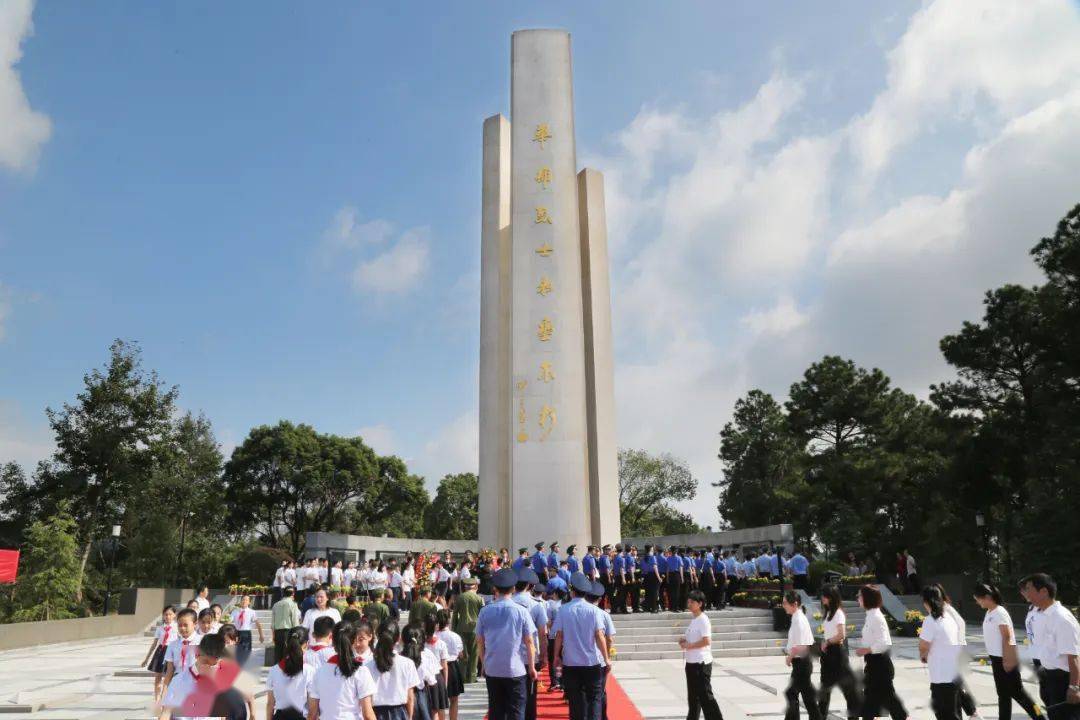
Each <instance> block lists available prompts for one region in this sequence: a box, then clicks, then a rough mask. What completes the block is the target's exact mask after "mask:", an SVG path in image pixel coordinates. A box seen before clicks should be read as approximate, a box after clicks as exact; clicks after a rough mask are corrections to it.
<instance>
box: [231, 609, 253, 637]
mask: <svg viewBox="0 0 1080 720" xmlns="http://www.w3.org/2000/svg"><path fill="white" fill-rule="evenodd" d="M232 621H233V625H235V626H236V629H237V630H248V631H250V630H251V628H252V627H254V625H255V611H254V610H252V609H251V608H236V609H235V610H233V614H232Z"/></svg>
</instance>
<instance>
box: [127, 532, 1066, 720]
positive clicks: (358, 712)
mask: <svg viewBox="0 0 1080 720" xmlns="http://www.w3.org/2000/svg"><path fill="white" fill-rule="evenodd" d="M808 568H809V561H808V560H807V559H806V557H805V556H803V555H802V554H801V553H798V552H796V553H793V554H791V555H790V556H789V557H785V556H784V555H782V554H780V553H778V552H775V551H770V550H768V549H765V550H763V551H762V552H760V553H754V554H749V553H745V552H742V553H739V552H736V551H735V550H724V549H723V548H716V549H714V550H696V551H691V550H689V549H687V548H674V547H673V548H666V549H658V548H654V547H652V546H645V547H644V548H643V551H642V552H641V553H640V554H639V553H638V552H637V548H635V547H633V546H622V545H615V546H611V547H608V546H603V547H591V546H590V547H588V548H587V549H586V552H585V553H584V555H583V556H582V557H580V558H579V557H578V556H577V553H576V548H575V547H573V546H570V547H568V548H567V551H566V554H565V555H561V554H560V548H559V545H558V543H550V544H548V545H547V546H544V545H542V544H540V543H537V545H536V547H535V550H534V552H533V553H531V554H530V553H529V552H528V551H527V550H526V549H524V548H523V549H520V550H519V551H518V555H517V558H515V559H511V558H510V555H509V553H508V552H507V551H506V550H503V551H501V552H499V553H497V554H489V553H485V554H477V555H474V554H473V553H467V554H466V555H465V556H464V558H463V559H461V561H460V562H455V561H454V558H453V556H452V555H451V553H449V552H447V553H445V554H444V555H443V556H442V557H431V556H419V557H415V558H414V557H412V556H407V557H405V558H404V560H403V561H402V562H401V563H400V564H399V563H395V562H387V563H385V564H384V563H382V562H380V561H373V562H368V563H365V564H363V565H360V564H358V563H341V562H336V563H332V564H331V563H328V562H327V561H325V560H313V561H309V562H306V563H303V564H301V565H299V566H298V565H296V564H294V563H283V565H282V567H281V568H279V569H278V571H277V573H276V575H275V578H274V592H275V596H276V597H277V598H278V599H277V600H276V602H275V603H274V605H273V608H272V612H271V617H272V619H271V627H270V632H271V633H272V637H273V648H274V649H273V652H274V657H275V659H276V661H277V662H276V664H275V665H273V666H272V667H271V668H270V671H269V674H268V677H267V690H268V692H267V694H266V697H267V718H274V719H276V720H297V719H298V718H306V719H307V720H319V719H320V718H323V719H326V720H353V719H354V718H356V719H359V718H364V720H371V718H378V719H379V720H457V711H458V701H459V699H460V697H461V696H462V694H464V692H465V688H466V685H468V684H469V683H472V682H475V681H476V680H477V679H478V678H480V677H483V679H484V681H485V683H486V686H487V700H488V709H489V711H488V715H487V717H488V718H490V720H503V719H506V720H534V719H535V717H536V700H537V696H538V693H539V692H540V691H541V688H542V686H543V685H546V686H547V689H548V690H549V691H550V692H561V693H563V695H564V696H565V698H566V701H567V704H568V705H569V709H570V717H571V719H572V720H601V719H603V720H607V708H606V686H607V675H608V673H609V671H610V661H611V657H612V656H613V654H614V640H615V634H616V632H615V625H614V623H613V621H612V619H611V618H612V615H613V614H619V613H628V612H660V611H661V610H668V611H680V610H682V609H684V608H685V609H688V610H689V611H690V615H691V619H690V622H689V625H688V626H687V627H686V629H685V633H684V635H683V637H682V639H681V640H680V642H679V644H680V646H681V647H682V648H683V649H684V651H685V673H686V686H687V695H688V706H689V707H688V714H687V717H688V719H689V720H696V719H697V718H698V717H699V716H700V714H701V713H704V715H705V718H706V720H719V718H720V717H721V716H720V710H719V706H718V704H717V702H716V699H715V697H714V696H713V694H712V688H711V667H712V666H711V663H712V652H711V643H712V630H711V623H710V620H709V616H708V615H707V614H706V612H705V611H706V610H707V609H709V608H711V607H723V606H724V604H725V602H726V599H727V598H728V597H730V594H731V593H732V592H733V591H734V590H735V589H737V588H738V587H739V585H740V583H743V582H747V581H748V579H749V578H754V577H757V578H760V577H769V578H782V577H785V576H787V577H789V578H790V579H791V584H792V585H793V586H795V587H796V588H798V587H806V579H807V577H806V576H807V574H808ZM294 583H295V585H294ZM1021 592H1022V593H1023V595H1024V597H1025V598H1026V599H1027V600H1028V601H1029V602H1030V603H1031V605H1032V610H1031V612H1030V613H1029V616H1028V624H1027V634H1028V640H1029V642H1031V644H1032V646H1033V650H1034V656H1035V657H1036V658H1037V666H1038V672H1039V679H1040V687H1041V698H1042V701H1043V707H1042V708H1040V706H1039V705H1037V704H1036V703H1035V702H1034V701H1033V700H1031V698H1030V697H1028V696H1027V694H1026V693H1025V691H1024V689H1023V685H1022V683H1021V681H1020V675H1019V659H1018V653H1017V648H1016V640H1015V636H1014V635H1013V633H1012V623H1011V619H1010V618H1009V616H1008V613H1007V611H1006V610H1005V608H1004V606H1003V604H1002V602H1001V597H1000V594H999V593H998V592H997V590H996V589H994V588H992V587H990V586H980V587H979V588H978V590H977V592H976V600H977V601H978V603H979V604H980V605H981V606H982V607H984V608H985V609H986V611H987V612H986V621H985V622H984V634H985V636H986V638H985V642H986V646H987V651H988V653H989V655H990V660H991V665H992V668H993V675H994V681H995V686H996V687H997V692H998V698H999V707H1000V711H999V720H1009V717H1010V710H1011V703H1012V701H1013V700H1014V699H1015V700H1016V701H1017V702H1018V703H1019V704H1020V706H1021V707H1022V708H1024V710H1025V711H1026V712H1027V713H1028V714H1029V715H1030V716H1031V717H1032V718H1038V717H1041V716H1042V715H1043V714H1044V713H1045V714H1046V715H1048V716H1049V720H1066V719H1067V718H1075V717H1077V716H1075V715H1074V714H1073V713H1074V710H1075V708H1076V707H1080V706H1078V705H1076V703H1080V691H1078V688H1077V684H1078V681H1080V665H1078V664H1077V655H1078V654H1080V627H1078V626H1077V623H1076V620H1075V618H1074V617H1073V616H1072V614H1071V613H1070V612H1069V611H1068V610H1067V609H1065V608H1064V607H1063V606H1061V604H1060V603H1058V602H1056V600H1055V595H1056V586H1055V585H1054V583H1053V581H1052V580H1051V579H1050V578H1049V577H1047V576H1045V575H1041V574H1038V575H1032V576H1030V577H1029V578H1025V581H1024V582H1023V583H1022V584H1021ZM207 595H208V591H207V590H206V589H205V588H203V589H201V590H200V592H199V594H198V596H197V597H196V598H195V599H193V600H192V601H191V603H189V606H188V607H186V608H184V609H183V610H180V611H179V612H175V611H174V609H173V608H171V607H169V608H166V609H165V611H164V612H163V617H162V621H163V622H162V625H161V627H160V628H159V630H158V631H157V635H156V637H155V640H154V642H153V643H152V644H151V647H150V649H149V651H148V653H147V661H148V666H149V667H150V668H151V669H152V670H154V671H155V673H156V674H157V681H156V683H155V699H156V700H159V701H160V705H161V707H162V718H167V717H169V715H170V714H172V715H174V716H185V715H190V714H191V712H192V711H193V709H192V708H191V707H190V706H189V705H186V704H185V703H190V702H192V700H191V698H193V697H196V696H197V695H198V693H194V692H193V690H195V689H196V688H197V682H198V679H199V678H200V677H201V676H204V675H215V674H217V675H218V676H219V677H220V673H221V672H222V671H221V669H220V668H219V667H218V665H219V660H220V659H222V658H228V659H233V660H235V661H236V663H235V665H236V666H237V667H242V666H243V664H244V663H245V662H246V660H247V658H248V656H249V655H250V652H251V646H252V633H253V632H257V633H258V635H259V638H260V642H265V638H266V632H265V631H264V629H263V627H262V626H261V624H260V623H259V620H258V618H257V617H255V614H254V612H252V611H251V610H250V603H249V601H248V599H247V598H245V597H240V598H239V599H238V601H237V604H236V607H235V608H230V610H231V612H230V613H229V614H228V617H223V614H222V609H221V608H220V607H219V606H215V605H213V604H212V603H210V601H209V599H208V597H207ZM801 597H802V596H801V595H800V594H799V593H798V592H795V591H790V592H787V593H786V594H785V595H784V598H783V607H784V609H785V611H787V612H788V614H789V615H790V616H791V628H790V631H789V633H788V640H787V644H786V652H787V662H788V664H789V665H790V667H791V682H790V686H789V688H788V690H787V692H786V698H787V702H788V710H787V715H786V720H797V719H798V717H799V701H800V699H801V700H802V702H803V703H804V704H805V706H806V709H807V712H808V714H809V715H810V718H811V720H821V719H822V718H824V717H826V716H827V715H828V712H829V698H830V695H831V694H832V689H833V688H834V687H835V688H839V689H840V690H841V692H842V694H843V696H844V698H845V701H846V704H847V717H848V718H859V717H861V718H867V719H869V718H873V717H875V716H877V715H878V714H879V713H880V712H881V711H882V710H883V709H884V710H886V711H888V712H889V714H890V715H891V716H892V718H893V720H906V719H907V717H908V715H907V711H906V709H905V706H904V704H903V702H902V701H901V700H900V698H899V697H898V695H897V693H896V690H895V688H894V687H893V676H894V670H893V666H892V661H891V659H890V657H889V648H890V646H891V638H890V635H889V628H888V624H887V623H886V621H885V618H884V616H883V615H882V611H881V603H882V599H881V593H880V591H879V590H878V589H877V588H876V587H875V586H874V585H866V586H864V587H862V588H861V589H860V591H859V595H858V597H859V604H860V605H861V606H862V607H863V608H865V609H866V611H867V613H866V621H865V624H864V627H863V630H862V640H861V643H860V646H859V647H858V648H857V649H856V651H855V652H856V655H858V656H863V658H864V672H863V673H862V681H861V682H859V680H858V679H857V676H856V674H855V672H854V671H853V669H852V667H851V664H850V661H849V659H848V638H847V633H846V629H847V625H846V618H845V617H844V611H843V608H842V603H841V601H840V595H839V593H838V591H837V590H836V589H835V587H827V588H826V589H825V590H824V591H823V592H822V597H821V603H822V611H823V615H824V622H823V630H824V637H823V639H821V640H820V641H818V640H815V638H814V634H813V632H812V631H811V629H810V624H809V620H808V619H807V618H806V615H805V612H804V611H803V609H802V603H801V600H800V598H801ZM922 597H923V600H924V604H925V609H926V611H927V616H926V618H925V620H924V621H923V627H922V631H921V637H920V640H919V650H920V654H921V655H922V658H923V660H924V662H926V663H927V666H928V668H929V670H930V685H931V687H930V696H931V705H932V707H933V710H934V713H935V716H936V718H937V719H938V720H961V713H966V714H967V715H968V716H970V717H975V716H976V715H977V712H976V709H975V704H974V701H973V700H972V698H971V695H970V692H969V691H968V689H967V687H966V686H965V685H964V682H963V678H962V675H961V673H960V666H961V661H960V650H959V648H961V647H962V645H963V643H964V642H965V632H964V627H965V626H964V622H963V620H962V619H961V618H960V617H959V614H958V613H957V612H956V610H955V609H954V608H953V607H952V605H951V603H950V602H949V599H948V596H947V595H946V594H945V593H944V591H943V589H942V588H941V587H940V586H928V587H926V588H924V589H923V592H922ZM404 612H407V613H408V615H407V618H406V617H405V616H403V614H402V613H404ZM815 655H820V658H821V660H820V662H821V675H820V689H817V688H815V687H814V684H813V679H812V677H813V667H812V665H813V661H812V658H813V657H814V656H815ZM225 666H226V667H228V664H225ZM947 668H951V669H948V670H947ZM544 680H546V682H544ZM218 684H219V685H220V683H218ZM215 702H217V703H219V704H220V705H219V709H222V710H224V711H227V710H229V709H230V708H232V709H235V710H236V713H237V714H235V715H233V714H227V715H226V716H227V717H245V716H250V713H251V712H252V710H253V699H252V697H251V696H250V695H248V696H245V695H244V694H243V693H239V692H237V693H234V694H232V695H231V696H229V697H226V694H222V695H220V696H218V698H217V700H215ZM203 709H205V708H203Z"/></svg>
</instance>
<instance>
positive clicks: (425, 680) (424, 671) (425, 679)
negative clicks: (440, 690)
mask: <svg viewBox="0 0 1080 720" xmlns="http://www.w3.org/2000/svg"><path fill="white" fill-rule="evenodd" d="M415 667H416V673H417V677H418V678H419V680H418V681H417V683H416V689H417V690H423V689H424V688H425V687H427V686H428V685H434V684H435V683H436V682H438V681H437V680H436V679H435V675H434V674H433V673H432V672H431V667H430V666H427V665H424V652H423V651H422V650H421V651H420V664H419V665H415Z"/></svg>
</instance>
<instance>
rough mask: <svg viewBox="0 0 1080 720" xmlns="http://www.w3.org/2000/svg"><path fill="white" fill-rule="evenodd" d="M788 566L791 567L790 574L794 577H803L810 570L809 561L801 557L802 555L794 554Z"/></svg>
mask: <svg viewBox="0 0 1080 720" xmlns="http://www.w3.org/2000/svg"><path fill="white" fill-rule="evenodd" d="M788 564H789V565H791V572H792V574H794V575H805V574H806V572H807V571H808V570H809V569H810V561H809V560H807V559H806V558H805V557H803V554H802V553H795V555H794V556H793V557H792V558H791V562H790V563H788Z"/></svg>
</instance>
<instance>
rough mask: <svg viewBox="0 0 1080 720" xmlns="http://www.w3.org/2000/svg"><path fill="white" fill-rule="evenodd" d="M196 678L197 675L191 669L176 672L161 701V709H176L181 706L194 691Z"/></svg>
mask: <svg viewBox="0 0 1080 720" xmlns="http://www.w3.org/2000/svg"><path fill="white" fill-rule="evenodd" d="M197 678H198V675H196V674H195V671H194V670H192V669H191V668H187V669H186V670H184V671H183V672H177V674H176V675H175V676H174V677H173V679H172V682H170V683H169V689H168V690H167V691H165V698H164V699H163V700H162V701H161V705H162V707H168V708H178V707H180V706H181V705H183V704H184V700H186V699H187V696H188V695H190V694H191V693H193V692H194V691H195V680H196V679H197Z"/></svg>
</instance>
